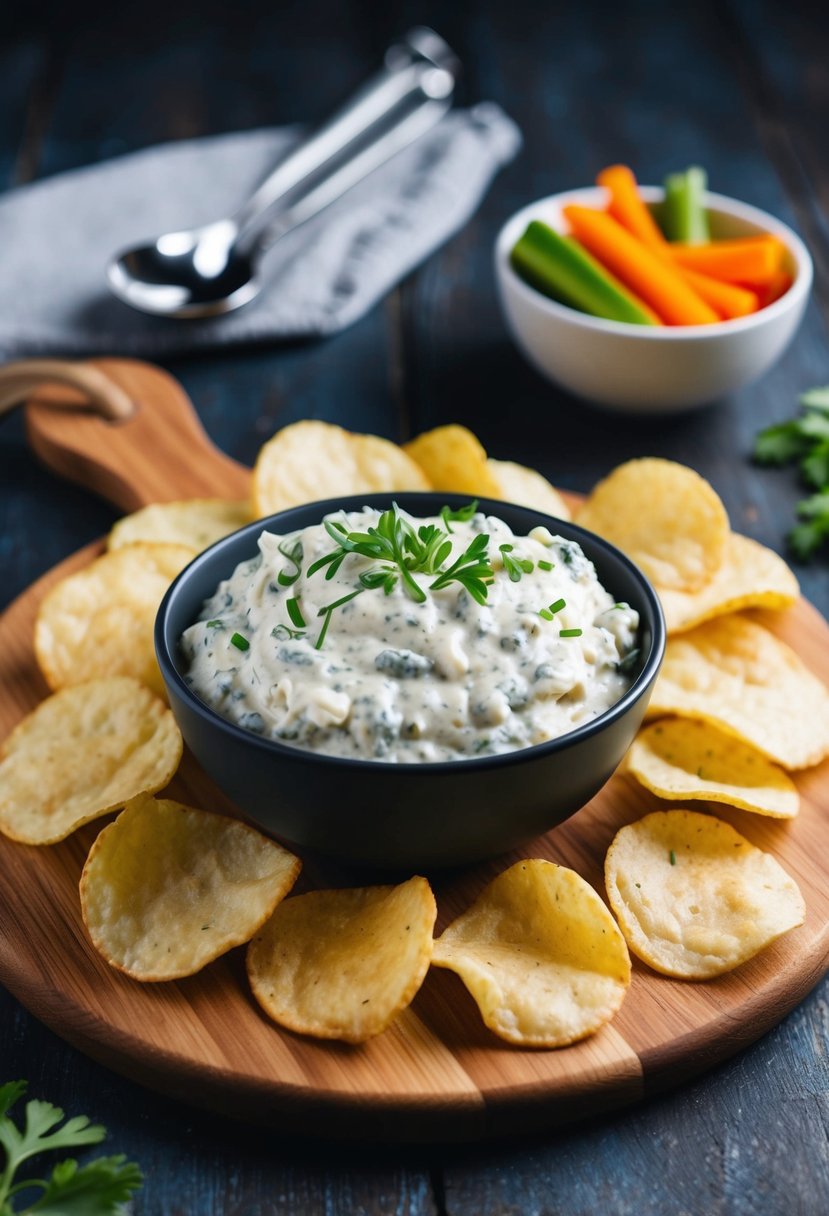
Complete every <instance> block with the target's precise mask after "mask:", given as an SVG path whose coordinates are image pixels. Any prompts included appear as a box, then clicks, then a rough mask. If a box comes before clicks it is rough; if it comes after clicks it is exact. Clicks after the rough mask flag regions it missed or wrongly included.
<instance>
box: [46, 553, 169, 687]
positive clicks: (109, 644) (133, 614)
mask: <svg viewBox="0 0 829 1216" xmlns="http://www.w3.org/2000/svg"><path fill="white" fill-rule="evenodd" d="M192 558H193V550H192V549H187V548H185V547H184V546H183V545H148V544H137V545H127V546H126V547H125V548H123V549H115V550H114V551H113V552H111V553H105V554H104V555H103V556H102V557H99V558H97V559H96V560H95V561H94V562H92V564H91V565H90V566H87V567H86V569H84V570H80V571H79V572H78V573H77V574H70V575H69V577H68V578H65V579H63V580H62V581H61V582H60V583H58V584H57V585H56V586H54V587H53V588H52V590H51V591H50V592H49V593H48V595H47V596H46V597H45V599H44V600H43V603H42V604H41V605H40V610H39V612H38V614H37V620H36V622H35V638H34V645H35V655H36V656H37V661H38V664H39V666H40V670H41V671H42V672H43V674H44V676H45V678H46V682H47V683H48V685H49V687H50V688H53V689H57V688H63V687H64V686H65V685H67V684H80V683H82V682H83V681H85V680H91V679H95V678H96V677H98V676H110V675H125V676H134V677H135V678H136V679H138V680H141V682H142V683H143V684H148V685H149V686H150V688H152V689H154V690H155V691H156V692H158V693H160V694H161V695H162V696H163V695H164V683H163V681H162V679H161V672H160V671H159V670H158V664H157V663H156V661H155V650H154V648H153V625H154V623H155V616H156V612H157V611H158V605H159V604H160V603H161V599H162V597H163V595H164V592H165V591H166V590H167V588H168V586H169V585H170V583H171V582H172V580H173V579H174V578H175V576H176V575H177V574H178V573H179V571H180V570H182V569H183V568H184V567H185V566H186V565H187V563H188V562H189V561H191V559H192Z"/></svg>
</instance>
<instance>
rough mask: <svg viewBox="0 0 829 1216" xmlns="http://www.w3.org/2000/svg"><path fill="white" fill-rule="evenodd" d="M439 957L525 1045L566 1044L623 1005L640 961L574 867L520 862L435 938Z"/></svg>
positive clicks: (487, 1017) (499, 1030)
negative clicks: (631, 955) (632, 958)
mask: <svg viewBox="0 0 829 1216" xmlns="http://www.w3.org/2000/svg"><path fill="white" fill-rule="evenodd" d="M432 962H433V963H434V965H435V966H436V967H446V968H448V969H449V970H450V971H455V972H457V974H458V975H459V976H460V977H461V979H462V980H463V982H464V984H465V985H466V987H467V988H468V989H469V991H470V993H471V994H472V996H473V998H474V999H475V1002H476V1004H477V1006H478V1008H479V1010H480V1012H481V1017H482V1018H483V1020H484V1023H485V1024H486V1025H487V1026H488V1027H489V1029H490V1030H492V1031H493V1032H494V1033H495V1034H497V1035H498V1036H499V1037H500V1038H502V1039H506V1040H507V1042H509V1043H518V1044H520V1045H522V1046H525V1047H564V1046H566V1045H567V1044H568V1043H575V1042H577V1040H579V1039H583V1038H585V1037H586V1036H587V1035H589V1034H593V1033H594V1031H596V1030H598V1029H599V1027H600V1026H603V1025H604V1023H605V1022H607V1021H609V1020H610V1018H612V1017H613V1015H614V1013H616V1011H617V1009H618V1008H619V1006H620V1005H621V1003H622V1001H623V999H624V996H625V992H626V990H627V987H628V985H629V983H630V958H629V957H628V952H627V947H626V946H625V942H624V939H623V937H622V935H621V933H620V932H619V930H618V928H617V926H616V922H615V921H614V920H613V917H612V916H611V915H610V913H609V911H608V910H607V908H606V907H605V905H604V903H603V902H602V900H601V899H600V898H599V896H598V895H597V894H596V892H595V891H594V890H593V888H592V887H591V886H590V885H589V884H588V883H586V882H585V880H584V879H583V878H581V877H580V875H578V874H576V873H575V871H574V870H568V869H565V867H564V866H558V865H555V864H554V863H553V862H551V861H542V860H528V861H519V862H516V864H515V865H513V866H510V868H509V869H508V870H505V871H504V873H503V874H500V875H499V876H498V877H497V878H496V879H495V880H494V881H493V882H491V883H490V884H489V886H488V887H486V888H485V889H484V890H483V891H482V892H481V894H480V895H479V896H478V898H477V899H476V900H475V902H474V903H473V904H472V906H471V907H470V908H468V909H467V911H466V912H464V913H463V914H462V915H461V916H459V917H458V918H457V920H455V921H453V923H452V924H451V925H449V927H448V928H447V929H446V930H445V932H444V933H443V934H442V935H441V936H440V937H439V938H438V939H437V941H436V942H435V948H434V954H433V957H432Z"/></svg>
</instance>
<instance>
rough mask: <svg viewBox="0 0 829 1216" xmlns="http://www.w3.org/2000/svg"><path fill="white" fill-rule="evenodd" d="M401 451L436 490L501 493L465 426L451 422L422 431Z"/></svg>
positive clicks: (486, 494) (494, 495)
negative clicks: (414, 462) (418, 467)
mask: <svg viewBox="0 0 829 1216" xmlns="http://www.w3.org/2000/svg"><path fill="white" fill-rule="evenodd" d="M403 451H404V452H407V453H408V455H409V456H411V458H412V460H415V461H417V463H418V464H419V465H420V467H421V469H423V472H424V473H425V474H426V476H427V477H428V479H429V481H430V482H431V484H432V486H433V487H434V489H436V490H451V491H453V492H454V493H456V494H474V495H477V496H480V497H481V498H502V497H503V495H502V494H501V483H500V481H499V480H498V478H497V477H496V476H495V474H494V473H493V472H492V469H491V468H490V466H489V464H488V462H487V458H486V452H485V451H484V449H483V448H482V446H481V444H480V442H479V441H478V440H477V439H476V438H475V436H474V435H473V434H472V432H471V431H468V430H467V429H466V427H465V426H458V425H457V424H455V423H452V424H450V425H449V426H438V427H435V429H434V430H433V431H424V432H423V434H422V435H417V436H416V437H415V438H414V439H412V440H411V441H410V442H409V443H405V444H404V445H403Z"/></svg>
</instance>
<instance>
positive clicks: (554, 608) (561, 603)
mask: <svg viewBox="0 0 829 1216" xmlns="http://www.w3.org/2000/svg"><path fill="white" fill-rule="evenodd" d="M566 607H567V600H556V602H555V603H554V604H550V612H552V613H556V612H561V610H562V608H566Z"/></svg>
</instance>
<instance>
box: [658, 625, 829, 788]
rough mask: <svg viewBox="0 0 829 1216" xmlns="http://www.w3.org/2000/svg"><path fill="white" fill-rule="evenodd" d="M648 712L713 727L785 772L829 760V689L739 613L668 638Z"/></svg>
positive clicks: (790, 651)
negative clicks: (736, 738)
mask: <svg viewBox="0 0 829 1216" xmlns="http://www.w3.org/2000/svg"><path fill="white" fill-rule="evenodd" d="M648 714H649V716H651V717H653V716H655V715H661V714H677V715H679V716H680V717H686V718H699V719H701V720H702V721H704V722H711V723H713V724H714V725H715V726H717V727H719V729H720V730H723V731H725V733H726V734H729V735H736V736H737V737H738V738H739V739H743V740H744V741H745V742H746V743H749V744H751V746H752V747H756V748H757V750H758V751H759V752H762V753H763V755H764V756H767V757H768V758H769V759H770V760H774V761H776V762H777V763H778V764H782V765H783V767H784V768H789V769H797V768H807V767H808V766H809V765H811V764H817V763H818V761H819V760H821V759H822V758H823V757H824V756H826V755H827V754H829V691H828V690H827V689H826V687H825V685H823V684H822V683H821V681H820V680H819V679H818V678H817V677H816V676H814V675H813V674H812V673H811V672H810V671H809V669H808V668H807V667H806V665H805V663H803V662H802V660H801V659H799V658H798V656H797V655H796V654H795V652H794V651H793V650H790V649H789V647H788V646H786V645H785V643H783V642H781V641H780V640H779V639H778V638H776V637H775V636H774V634H773V633H770V632H769V631H768V629H764V628H763V626H762V625H758V624H756V623H755V622H754V621H750V620H748V619H746V618H745V617H742V616H740V615H739V614H734V615H730V616H723V617H716V618H715V619H714V620H711V621H706V622H705V624H703V625H698V626H697V627H696V629H692V630H690V631H689V632H688V633H681V634H679V635H678V636H677V637H673V638H669V639H668V644H667V647H666V650H665V661H664V663H663V664H662V670H661V671H660V673H659V676H658V677H657V681H656V685H655V687H654V690H653V695H652V697H651V701H650V705H649V706H648Z"/></svg>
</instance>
